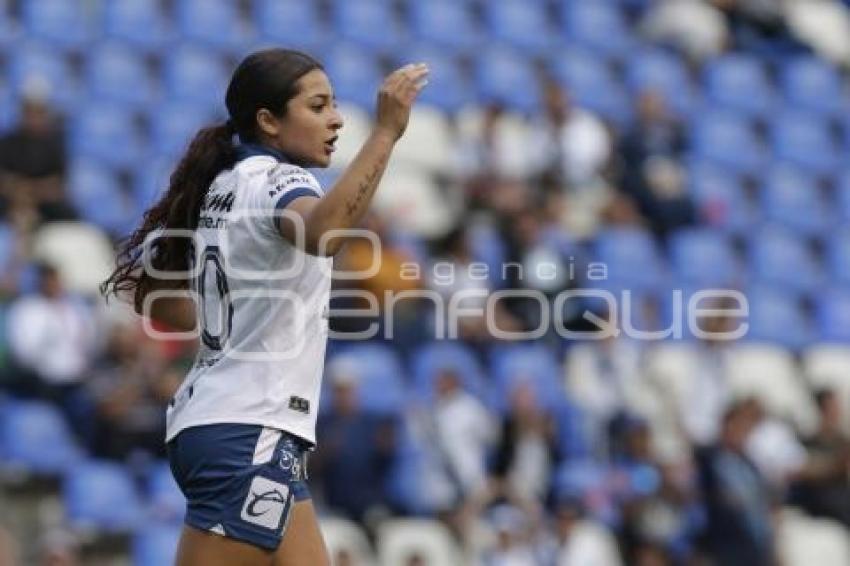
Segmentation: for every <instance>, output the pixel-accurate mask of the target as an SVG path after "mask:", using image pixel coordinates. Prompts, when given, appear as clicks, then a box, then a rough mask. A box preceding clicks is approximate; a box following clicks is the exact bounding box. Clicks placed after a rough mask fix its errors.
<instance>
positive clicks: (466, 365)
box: [411, 340, 492, 402]
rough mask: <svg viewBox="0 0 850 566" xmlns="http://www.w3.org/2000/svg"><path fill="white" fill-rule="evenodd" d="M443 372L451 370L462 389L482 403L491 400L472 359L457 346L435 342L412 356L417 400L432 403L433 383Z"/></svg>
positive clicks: (470, 353)
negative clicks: (441, 371) (439, 373)
mask: <svg viewBox="0 0 850 566" xmlns="http://www.w3.org/2000/svg"><path fill="white" fill-rule="evenodd" d="M443 369H451V370H452V371H454V372H455V373H456V374H457V376H458V377H459V378H460V380H461V382H462V383H463V387H464V389H466V390H467V391H469V392H470V393H472V394H474V395H476V396H477V397H478V398H479V399H482V400H483V401H485V402H489V401H491V400H492V396H491V392H490V391H489V390H488V387H487V384H486V383H485V380H484V377H485V376H484V372H483V371H482V368H481V364H480V363H479V362H478V360H477V359H476V357H475V355H474V354H473V353H472V352H471V351H470V350H469V349H468V348H466V347H465V346H464V345H463V344H462V343H461V342H455V341H451V342H450V341H445V340H443V341H439V342H433V343H431V344H427V345H425V346H422V347H420V348H419V349H418V350H416V352H415V353H414V354H413V358H412V360H411V370H412V372H413V390H412V391H411V393H412V394H413V395H414V396H415V397H416V398H417V399H419V400H425V399H429V400H430V399H433V397H434V380H435V379H436V377H437V373H438V372H439V371H440V370H443Z"/></svg>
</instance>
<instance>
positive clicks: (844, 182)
mask: <svg viewBox="0 0 850 566" xmlns="http://www.w3.org/2000/svg"><path fill="white" fill-rule="evenodd" d="M832 206H833V208H834V210H835V212H836V214H837V215H838V220H839V221H841V222H844V223H847V224H849V225H850V169H848V170H845V171H844V172H843V173H841V174H840V175H838V176H837V177H836V178H835V179H834V198H833V203H832Z"/></svg>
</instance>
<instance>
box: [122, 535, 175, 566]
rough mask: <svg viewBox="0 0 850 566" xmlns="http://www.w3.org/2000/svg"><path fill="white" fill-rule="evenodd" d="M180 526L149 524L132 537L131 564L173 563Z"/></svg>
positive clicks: (160, 564)
mask: <svg viewBox="0 0 850 566" xmlns="http://www.w3.org/2000/svg"><path fill="white" fill-rule="evenodd" d="M180 532H181V528H180V527H179V526H174V525H149V526H147V527H144V528H143V529H142V530H140V531H139V532H138V533H137V534H136V536H135V537H133V550H132V552H133V566H162V565H163V564H173V563H174V558H175V557H176V556H177V544H178V543H179V542H180Z"/></svg>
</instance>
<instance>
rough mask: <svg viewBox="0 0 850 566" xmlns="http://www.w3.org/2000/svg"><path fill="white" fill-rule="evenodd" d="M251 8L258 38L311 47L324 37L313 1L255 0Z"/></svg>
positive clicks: (324, 32)
mask: <svg viewBox="0 0 850 566" xmlns="http://www.w3.org/2000/svg"><path fill="white" fill-rule="evenodd" d="M253 7H254V25H255V26H256V27H257V31H258V32H259V36H260V40H267V41H272V42H275V43H279V44H283V45H287V46H294V47H298V48H301V49H306V50H312V49H315V48H316V47H318V46H319V45H320V44H321V42H322V38H323V37H327V33H328V31H327V30H326V29H325V26H324V25H323V24H322V20H321V17H320V15H319V12H318V6H317V5H316V3H315V2H304V1H303V0H256V1H255V2H254V3H253Z"/></svg>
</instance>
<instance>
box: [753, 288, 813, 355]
mask: <svg viewBox="0 0 850 566" xmlns="http://www.w3.org/2000/svg"><path fill="white" fill-rule="evenodd" d="M744 294H745V295H746V297H747V301H748V303H749V319H748V321H749V330H748V332H747V334H746V336H745V338H746V339H747V340H750V341H754V342H769V343H773V344H777V345H779V346H782V347H785V348H788V349H791V350H794V351H798V350H800V349H801V348H803V347H805V346H808V345H809V344H810V343H811V341H812V339H813V338H814V334H813V332H812V326H811V324H810V322H809V320H808V318H807V317H806V316H805V314H804V313H803V309H802V304H801V301H800V297H799V295H796V294H794V293H793V292H789V291H782V290H780V289H778V288H776V287H773V286H770V287H768V286H767V285H755V286H751V287H749V288H748V289H747V291H746V292H745V293H744Z"/></svg>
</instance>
